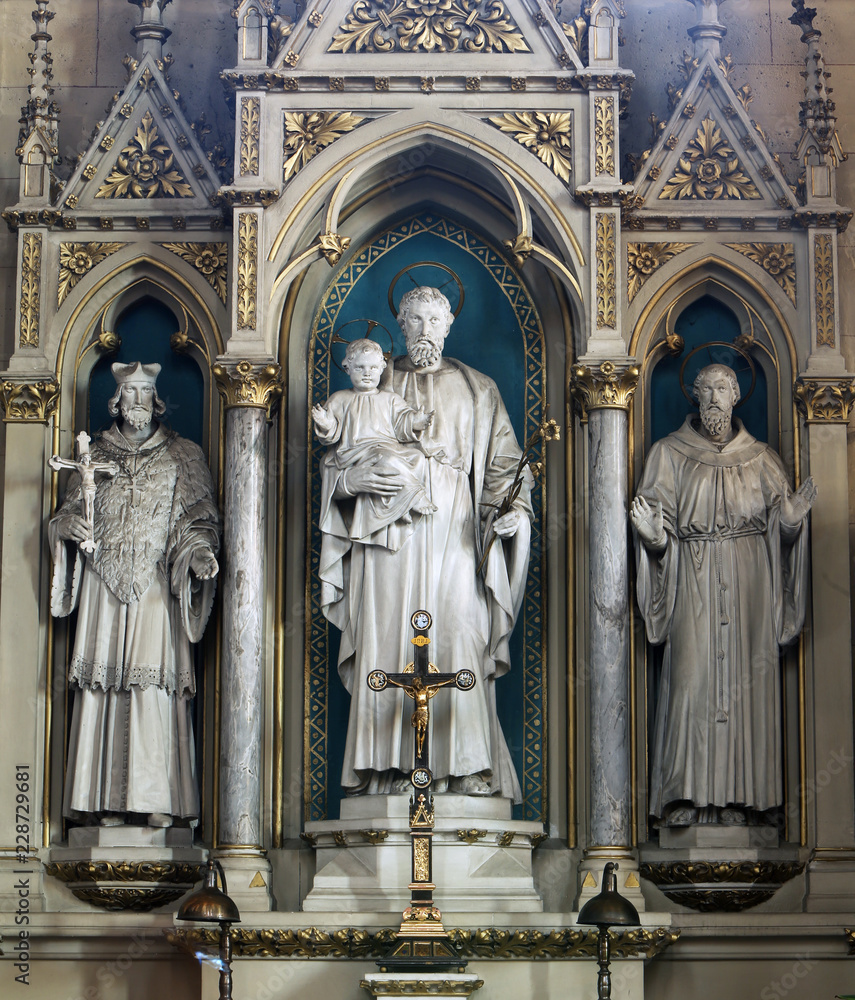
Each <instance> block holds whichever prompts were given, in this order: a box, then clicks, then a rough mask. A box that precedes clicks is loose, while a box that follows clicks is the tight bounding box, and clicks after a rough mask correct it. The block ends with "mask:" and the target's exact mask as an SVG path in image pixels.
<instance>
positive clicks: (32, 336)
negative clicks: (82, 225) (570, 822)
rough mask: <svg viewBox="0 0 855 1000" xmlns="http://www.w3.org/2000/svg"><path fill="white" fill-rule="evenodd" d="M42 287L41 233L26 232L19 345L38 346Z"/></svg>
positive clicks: (22, 267)
mask: <svg viewBox="0 0 855 1000" xmlns="http://www.w3.org/2000/svg"><path fill="white" fill-rule="evenodd" d="M41 287H42V234H41V233H27V234H26V235H25V236H24V239H23V247H22V249H21V305H20V308H19V313H20V337H19V339H18V346H19V347H38V346H39V311H40V308H41Z"/></svg>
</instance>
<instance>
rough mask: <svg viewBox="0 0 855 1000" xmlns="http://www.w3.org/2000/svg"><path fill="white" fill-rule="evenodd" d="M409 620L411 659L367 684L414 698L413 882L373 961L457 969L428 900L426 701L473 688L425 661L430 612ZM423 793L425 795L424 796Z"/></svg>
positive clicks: (430, 818) (430, 817) (467, 677)
mask: <svg viewBox="0 0 855 1000" xmlns="http://www.w3.org/2000/svg"><path fill="white" fill-rule="evenodd" d="M410 623H411V624H412V626H413V638H412V640H411V642H412V643H413V645H414V646H415V647H416V651H415V653H414V655H413V662H412V663H409V664H407V666H406V667H405V668H404V671H403V673H395V674H389V673H386V671H385V670H379V669H378V670H372V671H371V673H370V674H369V675H368V678H367V680H368V686H369V687H370V688H371V690H372V691H383V690H385V688H387V687H388V686H389V685H390V684H391V685H393V686H394V687H399V688H401V689H402V690H403V691H404V692H405V693H406V694H407V696H408V697H409V698H412V699H413V704H414V708H415V711H414V712H413V715H412V725H413V729H414V733H413V737H414V738H413V743H414V748H413V758H414V759H413V770H412V772H411V773H410V781H411V783H412V785H413V794H412V796H411V797H410V837H411V841H412V881H411V883H410V885H409V889H410V905H409V906H408V907H407V909H406V910H404V915H403V921H402V923H401V928H400V930H399V932H398V936H397V938H396V940H395V944H394V945H393V947H392V951H391V953H390V954H389V955H388V956H387V957H386V958H383V959H381V960H380V961H379V962H378V965H380V967H381V969H383V968H385V967H386V966H387V965H391V966H394V967H395V968H397V969H404V968H411V967H412V968H414V967H418V968H424V967H426V966H430V967H432V968H436V967H450V966H456V967H458V968H460V969H461V971H462V968H463V967H464V966H465V965H466V962H465V961H464V960H463V959H461V958H460V956H459V955H458V954H457V953H456V951H455V950H454V948H453V947H452V945H451V942H450V941H449V939H448V935H447V934H446V932H445V929H444V928H443V926H442V915H441V914H440V912H439V910H438V909H437V907H435V906H434V904H433V890H434V889H435V888H436V886H435V885H434V884H433V880H432V879H433V863H432V850H431V846H432V838H433V825H434V806H433V796H432V795H430V793H429V792H428V789H429V788H430V786H431V784H432V782H433V774H432V772H431V769H430V734H429V729H428V726H429V723H430V700H431V698H433V697H434V695H435V694H436V693H437V692H438V691H439V689H440V688H441V687H446V686H448V685H451V684H453V685H454V686H455V687H457V688H458V689H459V690H460V691H470V690H471V689H472V688H473V687H474V686H475V674H474V673H473V671H471V670H468V669H464V670H458V671H457V672H456V673H453V674H443V673H440V672H439V670H438V668H437V667H436V666H434V664H432V663H430V662H429V658H428V652H427V647H428V646H429V645H430V638H429V637H428V630H429V629H430V626H431V616H430V615H429V614H428V613H427V611H416V612H415V613H414V614H413V616H412V618H411V619H410ZM426 793H427V794H426Z"/></svg>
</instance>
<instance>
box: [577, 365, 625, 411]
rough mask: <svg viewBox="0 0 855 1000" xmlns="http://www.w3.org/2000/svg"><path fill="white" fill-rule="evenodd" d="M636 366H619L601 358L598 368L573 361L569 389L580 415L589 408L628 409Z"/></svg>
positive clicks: (589, 409)
mask: <svg viewBox="0 0 855 1000" xmlns="http://www.w3.org/2000/svg"><path fill="white" fill-rule="evenodd" d="M638 374H639V370H638V366H637V365H627V366H621V367H620V368H618V366H617V365H616V364H614V362H612V361H604V362H603V363H602V364H601V365H600V367H599V368H589V367H588V366H587V365H575V366H574V368H573V372H572V376H571V379H570V392H571V393H572V394H573V398H574V399H575V400H576V404H577V406H578V407H579V409H580V411H581V413H582V417H583V419H585V418H587V415H588V413H589V412H590V411H591V410H603V409H606V410H628V409H629V405H630V403H631V402H632V397H633V396H634V395H635V390H636V387H637V386H638Z"/></svg>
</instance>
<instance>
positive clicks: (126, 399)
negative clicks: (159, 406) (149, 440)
mask: <svg viewBox="0 0 855 1000" xmlns="http://www.w3.org/2000/svg"><path fill="white" fill-rule="evenodd" d="M119 411H120V412H121V414H122V419H123V420H126V421H127V422H128V423H129V424H130V425H131V427H133V428H134V429H135V430H142V429H143V428H144V427H148V425H149V424H150V423H151V421H152V418H153V417H154V385H153V383H151V382H125V384H124V385H123V386H122V393H121V395H120V397H119Z"/></svg>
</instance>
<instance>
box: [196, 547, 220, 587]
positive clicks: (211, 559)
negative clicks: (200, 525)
mask: <svg viewBox="0 0 855 1000" xmlns="http://www.w3.org/2000/svg"><path fill="white" fill-rule="evenodd" d="M190 569H192V570H193V572H194V573H195V574H196V576H198V577H199V579H200V580H213V578H214V577H215V576H216V575H217V573H218V572H219V571H220V566H219V563H218V562H217V559H216V556H215V555H214V553H213V552H212V551H211V550H210V549H196V551H195V552H194V553H193V555H192V556H191V557H190Z"/></svg>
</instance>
